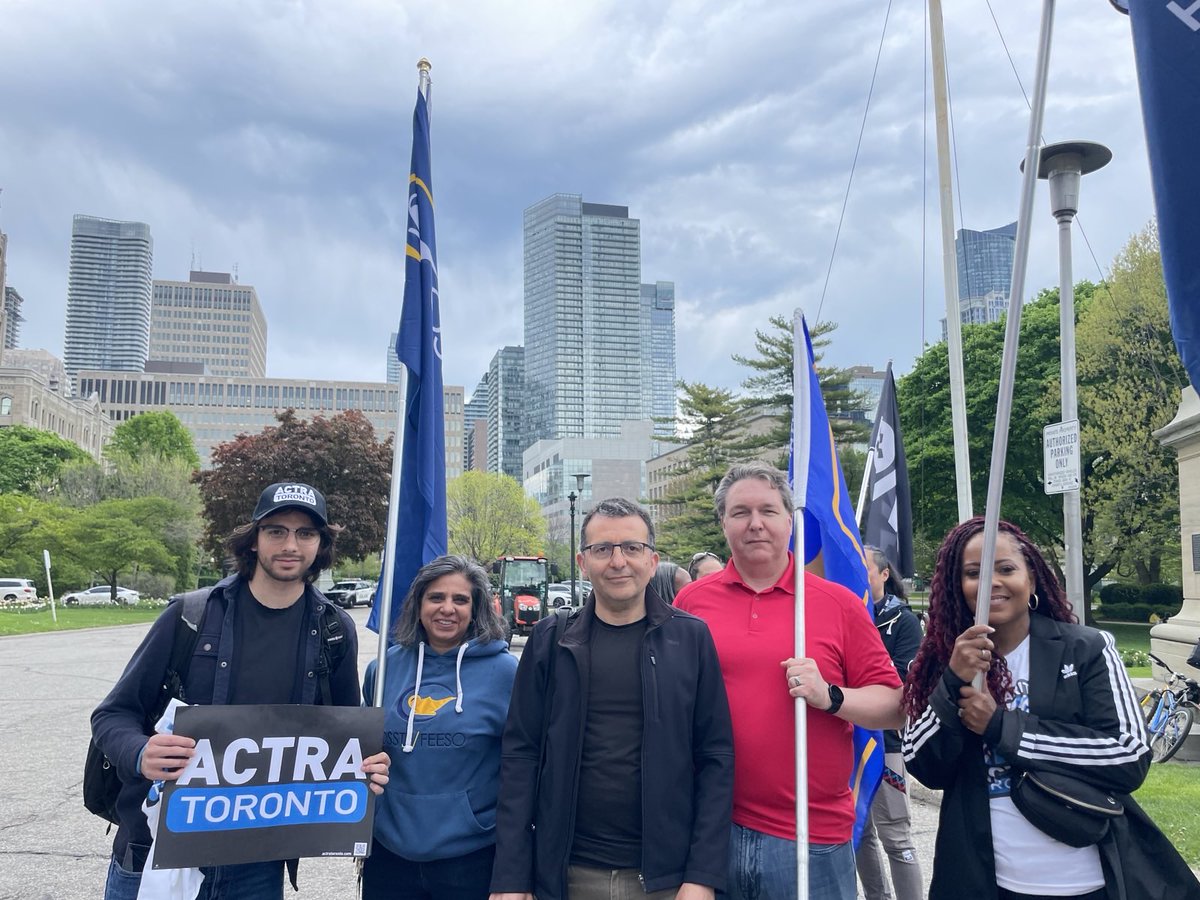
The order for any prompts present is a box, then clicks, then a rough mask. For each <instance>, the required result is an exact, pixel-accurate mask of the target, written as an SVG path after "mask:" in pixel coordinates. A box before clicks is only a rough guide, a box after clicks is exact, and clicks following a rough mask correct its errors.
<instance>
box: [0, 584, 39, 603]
mask: <svg viewBox="0 0 1200 900" xmlns="http://www.w3.org/2000/svg"><path fill="white" fill-rule="evenodd" d="M36 599H37V586H36V585H35V584H34V583H33V582H32V581H30V580H29V579H28V578H0V600H3V601H4V602H5V603H16V602H17V601H18V600H36Z"/></svg>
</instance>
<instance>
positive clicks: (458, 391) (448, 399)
mask: <svg viewBox="0 0 1200 900" xmlns="http://www.w3.org/2000/svg"><path fill="white" fill-rule="evenodd" d="M465 432H466V428H465V427H464V423H463V389H462V388H461V387H460V386H459V385H457V384H446V385H443V386H442V448H443V449H442V452H443V453H444V454H445V456H446V480H447V481H449V480H450V479H452V478H457V477H458V476H459V475H461V474H462V473H463V470H464V469H465V465H466V459H467V450H466V447H465V446H463V434H464V433H465Z"/></svg>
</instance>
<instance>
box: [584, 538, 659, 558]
mask: <svg viewBox="0 0 1200 900" xmlns="http://www.w3.org/2000/svg"><path fill="white" fill-rule="evenodd" d="M615 548H620V550H621V555H622V556H624V557H625V558H626V559H638V558H640V557H641V555H642V554H643V553H645V552H646V551H647V550H649V551H651V552H653V551H654V545H653V544H647V543H646V542H645V541H620V542H618V543H615V544H614V543H612V542H610V541H600V542H599V543H596V544H588V545H587V546H586V547H580V548H579V552H580V553H590V554H592V556H594V557H596V559H608V558H609V557H610V556H612V552H613V550H614V549H615Z"/></svg>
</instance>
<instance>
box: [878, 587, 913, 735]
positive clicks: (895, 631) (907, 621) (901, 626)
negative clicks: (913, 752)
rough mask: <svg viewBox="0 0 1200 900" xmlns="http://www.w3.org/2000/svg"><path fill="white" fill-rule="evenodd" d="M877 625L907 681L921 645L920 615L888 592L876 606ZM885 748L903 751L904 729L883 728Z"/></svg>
mask: <svg viewBox="0 0 1200 900" xmlns="http://www.w3.org/2000/svg"><path fill="white" fill-rule="evenodd" d="M874 614H875V627H876V628H878V629H879V638H880V640H882V641H883V648H884V649H885V650H887V653H888V656H890V657H891V658H892V665H894V666H895V667H896V674H897V675H899V676H900V680H901V681H903V680H904V678H905V676H906V675H907V674H908V667H909V666H910V665H912V661H913V658H914V657H916V655H917V650H918V649H919V648H920V646H921V638H922V637H924V634H923V633H922V631H921V621H920V620H919V619H918V618H917V614H916V613H914V612H913V611H912V610H911V609H909V606H908V604H907V603H905V602H904V601H903V600H901V599H900V598H899V597H897V596H896V595H895V594H885V595H884V598H883V599H882V600H881V601H879V603H878V604H876V605H875V607H874ZM883 749H884V751H885V752H887V753H899V752H900V733H899V732H898V731H893V730H892V729H890V728H889V729H887V730H885V731H884V732H883Z"/></svg>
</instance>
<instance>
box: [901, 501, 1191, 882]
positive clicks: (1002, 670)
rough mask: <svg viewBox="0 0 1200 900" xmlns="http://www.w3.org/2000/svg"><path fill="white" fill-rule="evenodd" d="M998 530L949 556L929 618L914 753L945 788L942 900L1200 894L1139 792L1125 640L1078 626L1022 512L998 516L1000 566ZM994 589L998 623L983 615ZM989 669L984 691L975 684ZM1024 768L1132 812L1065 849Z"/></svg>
mask: <svg viewBox="0 0 1200 900" xmlns="http://www.w3.org/2000/svg"><path fill="white" fill-rule="evenodd" d="M983 529H984V523H983V519H982V518H974V519H969V520H968V521H966V522H963V523H961V524H960V525H958V526H957V527H955V528H954V529H953V530H952V531H951V532H950V533H949V534H948V535H947V536H946V539H945V540H944V541H943V542H942V546H941V548H940V549H939V550H938V556H937V566H936V569H935V571H934V575H933V581H932V582H931V584H930V592H929V626H928V629H927V631H926V634H925V639H924V641H923V643H922V644H921V649H920V650H919V651H918V652H917V656H916V659H915V660H913V663H912V665H911V666H910V667H909V673H908V681H907V684H906V686H905V707H906V708H907V710H908V725H907V727H906V728H905V732H904V741H903V747H904V761H905V763H906V765H907V766H908V771H909V772H910V773H911V774H912V775H913V776H914V777H916V778H918V779H919V780H920V781H921V782H923V783H924V784H926V785H928V786H929V787H931V788H935V789H939V790H941V791H943V795H942V804H941V813H940V818H939V822H938V833H937V843H936V849H935V853H934V860H933V880H932V883H931V885H930V890H929V897H930V898H931V900H952V898H953V900H959V898H962V897H971V898H975V900H997V898H998V900H1029V898H1050V897H1056V898H1057V897H1077V898H1079V897H1082V898H1088V900H1118V898H1120V900H1150V898H1155V900H1166V898H1180V900H1183V898H1188V900H1194V898H1197V897H1200V883H1197V881H1196V878H1195V876H1194V875H1193V874H1192V873H1191V871H1190V870H1189V869H1188V867H1187V865H1186V864H1185V863H1184V862H1183V860H1182V859H1181V858H1180V857H1179V854H1178V853H1177V852H1176V851H1175V850H1174V848H1173V847H1172V846H1171V844H1170V842H1169V841H1167V839H1166V838H1165V837H1164V836H1163V835H1162V833H1161V832H1159V831H1158V829H1157V828H1155V827H1154V825H1153V823H1152V822H1151V821H1150V820H1149V818H1147V817H1146V815H1145V813H1143V812H1142V810H1141V809H1140V808H1139V807H1138V806H1137V804H1136V803H1134V801H1133V799H1132V797H1130V796H1129V795H1130V793H1131V792H1132V791H1134V790H1136V789H1137V787H1138V786H1139V785H1140V784H1141V783H1142V780H1143V779H1144V778H1145V777H1146V772H1147V770H1148V769H1149V766H1150V748H1149V747H1148V746H1147V745H1146V729H1145V724H1144V723H1143V721H1142V717H1141V715H1140V714H1139V711H1138V704H1137V701H1136V699H1135V697H1134V692H1133V687H1132V685H1131V684H1130V682H1129V677H1128V675H1127V674H1126V672H1125V667H1124V665H1123V664H1122V662H1121V658H1120V655H1119V654H1118V653H1117V648H1116V645H1115V643H1114V641H1113V638H1112V635H1110V634H1106V633H1105V632H1102V631H1097V630H1096V629H1094V628H1088V627H1086V626H1083V625H1079V624H1076V623H1075V622H1074V615H1073V614H1072V612H1071V606H1070V604H1069V603H1068V602H1067V600H1066V598H1065V597H1064V595H1063V591H1062V588H1061V587H1060V586H1059V583H1058V580H1057V579H1056V578H1055V576H1054V574H1053V572H1051V571H1050V568H1049V566H1047V565H1046V561H1045V559H1043V557H1042V554H1041V553H1040V552H1039V551H1038V549H1037V548H1036V547H1035V546H1034V545H1033V544H1032V543H1031V542H1030V540H1029V538H1027V537H1026V536H1025V535H1024V534H1023V533H1022V532H1021V530H1020V529H1019V528H1018V527H1017V526H1015V525H1013V524H1011V523H1009V522H1004V521H1001V522H1000V523H999V531H998V534H997V537H996V545H995V564H994V567H993V569H992V571H991V572H987V573H984V572H981V570H980V567H981V565H982V558H983V550H984V546H983ZM981 593H982V594H983V596H986V597H988V598H989V600H988V624H986V625H976V624H975V609H976V606H977V605H978V602H979V597H980V595H981ZM977 674H983V675H984V676H985V685H984V689H983V690H976V689H975V687H974V686H973V685H972V680H973V679H974V677H975V676H976V675H977ZM1025 773H1028V774H1029V775H1036V776H1041V778H1042V779H1043V780H1045V779H1063V778H1064V777H1065V778H1066V779H1067V781H1066V782H1065V785H1078V786H1076V787H1069V788H1068V787H1066V786H1064V783H1063V782H1060V784H1059V787H1060V789H1070V790H1073V791H1075V792H1076V793H1078V792H1080V791H1081V790H1086V788H1088V787H1089V786H1090V787H1092V788H1095V789H1097V790H1096V793H1097V794H1099V795H1100V796H1101V797H1106V796H1111V797H1112V798H1115V799H1116V800H1117V801H1119V802H1120V803H1121V804H1122V805H1123V806H1124V814H1123V815H1121V816H1119V817H1118V818H1115V819H1111V820H1110V824H1109V827H1108V828H1107V830H1106V831H1105V833H1104V835H1103V837H1101V838H1100V839H1099V841H1098V842H1097V843H1091V844H1088V845H1087V846H1083V847H1077V846H1070V845H1068V844H1067V843H1062V842H1060V841H1059V840H1056V839H1054V838H1052V837H1051V836H1050V835H1049V834H1047V833H1045V832H1044V831H1042V830H1041V829H1039V828H1038V827H1036V826H1035V825H1034V824H1033V822H1031V821H1030V820H1029V819H1027V818H1026V817H1025V815H1024V814H1023V813H1022V812H1021V811H1020V810H1019V809H1018V808H1017V805H1016V804H1015V803H1014V801H1013V795H1014V788H1015V787H1016V786H1017V784H1018V782H1021V787H1022V788H1024V787H1025V785H1024V782H1025V780H1026V777H1025ZM1080 786H1081V787H1080ZM1043 824H1046V825H1047V827H1051V828H1053V825H1052V824H1047V823H1046V822H1043ZM1076 830H1077V828H1076ZM1064 837H1065V835H1064Z"/></svg>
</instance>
